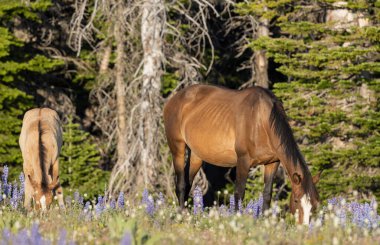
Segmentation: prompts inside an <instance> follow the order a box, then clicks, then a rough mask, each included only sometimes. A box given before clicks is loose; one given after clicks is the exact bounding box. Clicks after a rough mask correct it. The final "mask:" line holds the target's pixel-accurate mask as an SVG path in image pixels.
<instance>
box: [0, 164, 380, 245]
mask: <svg viewBox="0 0 380 245" xmlns="http://www.w3.org/2000/svg"><path fill="white" fill-rule="evenodd" d="M7 171H8V169H7V168H5V171H4V172H7ZM23 181H24V178H23V175H22V174H20V177H19V181H17V182H13V183H8V181H7V176H6V173H3V175H2V182H1V184H2V185H1V192H2V195H1V201H0V207H1V208H0V216H1V219H0V230H1V232H0V244H60V245H61V244H379V243H380V216H379V215H378V213H377V207H378V206H377V205H378V204H377V202H376V200H375V199H373V200H372V201H371V202H367V203H361V202H360V200H358V201H347V200H346V199H344V198H341V197H336V198H332V199H329V200H327V203H326V205H322V206H321V207H320V209H319V210H318V211H317V212H316V213H315V214H314V216H313V218H312V221H311V223H310V225H309V226H307V225H297V224H295V221H294V220H295V219H294V216H292V215H290V214H289V213H287V212H285V210H282V208H281V207H280V206H279V205H277V203H276V202H272V209H271V210H268V211H267V212H265V213H263V212H262V209H261V208H262V198H261V197H259V198H258V199H256V200H245V201H244V202H243V203H239V207H238V210H239V211H238V212H235V211H234V210H235V207H234V200H233V196H232V195H229V193H228V192H227V191H226V192H224V193H221V195H222V196H224V197H225V199H226V200H229V203H228V202H227V203H225V204H221V205H220V206H219V205H215V206H213V207H207V208H205V207H204V206H203V199H202V193H201V190H200V188H195V190H194V193H193V204H192V205H189V206H188V208H187V209H186V210H185V211H183V212H180V211H179V209H178V205H177V203H176V201H174V200H170V199H168V198H166V197H165V196H163V195H162V194H161V193H153V192H152V193H149V192H148V190H144V191H143V192H142V193H141V194H137V195H136V196H128V195H125V194H124V193H120V194H119V195H118V196H117V197H108V198H104V197H103V196H98V198H97V200H93V201H86V194H83V195H82V194H81V193H79V192H72V191H70V190H67V191H66V192H67V193H69V194H67V195H66V196H65V203H66V207H65V209H60V208H59V207H58V202H57V200H55V201H54V203H53V205H52V206H51V207H50V209H49V210H47V211H45V212H36V211H33V212H29V213H28V212H26V210H24V208H23V205H22V202H23V185H22V182H23Z"/></svg>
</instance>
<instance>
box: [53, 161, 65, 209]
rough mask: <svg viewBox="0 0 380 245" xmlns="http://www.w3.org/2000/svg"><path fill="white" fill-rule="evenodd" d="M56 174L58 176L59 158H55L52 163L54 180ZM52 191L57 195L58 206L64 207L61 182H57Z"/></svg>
mask: <svg viewBox="0 0 380 245" xmlns="http://www.w3.org/2000/svg"><path fill="white" fill-rule="evenodd" d="M58 176H59V160H58V158H57V160H56V161H55V162H54V164H53V170H52V179H54V180H55V179H57V178H58ZM54 192H55V195H56V196H57V199H58V204H59V207H60V208H62V209H65V202H64V201H63V190H62V186H61V183H59V182H58V184H57V187H56V188H55V190H54Z"/></svg>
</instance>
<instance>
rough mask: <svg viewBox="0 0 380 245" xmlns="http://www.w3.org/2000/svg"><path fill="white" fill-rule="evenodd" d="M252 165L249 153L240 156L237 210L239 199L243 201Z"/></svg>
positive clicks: (236, 184)
mask: <svg viewBox="0 0 380 245" xmlns="http://www.w3.org/2000/svg"><path fill="white" fill-rule="evenodd" d="M250 167H251V162H250V159H249V156H248V155H246V156H241V157H238V161H237V164H236V182H235V210H238V204H239V200H242V201H243V199H244V192H245V184H246V182H247V178H248V172H249V169H250Z"/></svg>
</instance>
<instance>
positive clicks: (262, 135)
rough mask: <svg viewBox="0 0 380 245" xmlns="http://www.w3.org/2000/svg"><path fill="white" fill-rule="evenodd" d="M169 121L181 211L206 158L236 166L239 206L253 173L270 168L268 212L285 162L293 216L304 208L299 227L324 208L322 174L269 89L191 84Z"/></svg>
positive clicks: (167, 111) (167, 112) (168, 112)
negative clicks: (307, 159) (310, 166)
mask: <svg viewBox="0 0 380 245" xmlns="http://www.w3.org/2000/svg"><path fill="white" fill-rule="evenodd" d="M164 123H165V131H166V137H167V140H168V144H169V148H170V151H171V153H172V156H173V165H174V169H175V173H176V194H177V197H178V200H179V203H180V206H181V208H183V207H184V201H185V200H187V197H188V194H189V190H190V187H191V185H192V182H193V180H194V176H195V175H196V173H197V172H198V170H199V168H200V167H201V165H202V160H203V161H206V162H209V163H212V164H214V165H217V166H222V167H233V166H236V184H235V201H236V202H238V200H240V199H243V198H244V191H245V184H246V180H247V177H248V171H249V169H250V168H251V167H253V166H257V165H264V166H265V171H264V180H265V188H264V195H263V198H264V208H265V209H267V208H268V207H269V205H270V200H271V195H272V183H273V176H274V174H275V173H276V171H277V168H278V165H279V162H281V164H282V165H283V166H284V168H285V169H286V172H287V174H288V176H289V177H290V180H291V184H292V194H291V200H290V209H291V212H292V213H295V212H296V210H298V212H299V216H298V217H299V220H298V222H299V223H302V222H303V223H308V222H309V219H310V214H311V211H312V209H315V208H316V207H317V206H318V204H319V196H318V192H317V190H316V188H315V183H316V182H317V181H318V180H319V175H318V176H316V177H314V178H312V176H311V174H310V171H309V169H308V167H307V165H306V163H305V160H304V158H303V156H302V154H301V153H300V150H299V148H298V146H297V143H296V141H295V139H294V137H293V133H292V130H291V128H290V126H289V123H288V121H287V117H286V115H285V111H284V109H283V107H282V104H281V103H280V101H279V100H278V99H277V98H276V97H275V96H274V95H273V94H272V93H271V92H270V91H269V90H267V89H264V88H261V87H253V88H249V89H245V90H241V91H236V90H229V89H225V88H219V87H215V86H208V85H193V86H189V87H187V88H185V89H183V90H181V91H179V92H178V93H177V94H175V95H174V96H173V97H171V98H170V99H169V101H168V102H167V103H166V105H165V107H164ZM186 145H187V146H188V147H189V148H190V150H191V156H190V167H189V178H188V179H187V178H185V171H184V167H185V160H184V154H185V147H186ZM235 207H237V205H235Z"/></svg>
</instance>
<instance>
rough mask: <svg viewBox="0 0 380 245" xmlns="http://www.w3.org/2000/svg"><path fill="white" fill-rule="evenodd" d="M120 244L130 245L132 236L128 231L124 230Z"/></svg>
mask: <svg viewBox="0 0 380 245" xmlns="http://www.w3.org/2000/svg"><path fill="white" fill-rule="evenodd" d="M120 245H132V236H131V233H130V232H129V231H126V232H125V234H124V236H123V238H122V239H121V241H120Z"/></svg>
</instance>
